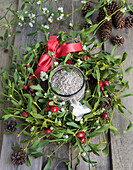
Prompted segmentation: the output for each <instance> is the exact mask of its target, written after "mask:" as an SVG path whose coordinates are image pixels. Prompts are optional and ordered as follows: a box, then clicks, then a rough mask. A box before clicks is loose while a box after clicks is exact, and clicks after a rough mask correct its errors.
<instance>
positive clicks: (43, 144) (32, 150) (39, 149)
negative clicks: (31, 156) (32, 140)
mask: <svg viewBox="0 0 133 170" xmlns="http://www.w3.org/2000/svg"><path fill="white" fill-rule="evenodd" d="M48 143H49V140H42V141H41V142H40V143H39V144H37V145H36V147H34V148H30V149H29V152H39V151H41V150H42V149H43V148H44V147H45V146H46V145H47V144H48Z"/></svg>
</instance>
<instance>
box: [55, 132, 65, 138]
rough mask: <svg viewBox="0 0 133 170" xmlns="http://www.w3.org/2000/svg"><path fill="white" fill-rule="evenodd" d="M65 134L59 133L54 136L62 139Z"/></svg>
mask: <svg viewBox="0 0 133 170" xmlns="http://www.w3.org/2000/svg"><path fill="white" fill-rule="evenodd" d="M63 134H64V133H57V134H53V136H55V137H57V138H62V136H63Z"/></svg>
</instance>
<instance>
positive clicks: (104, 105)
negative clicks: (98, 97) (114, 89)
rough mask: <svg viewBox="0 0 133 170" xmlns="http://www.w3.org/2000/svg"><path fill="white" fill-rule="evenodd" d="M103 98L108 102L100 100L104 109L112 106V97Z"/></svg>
mask: <svg viewBox="0 0 133 170" xmlns="http://www.w3.org/2000/svg"><path fill="white" fill-rule="evenodd" d="M104 99H106V100H107V101H108V102H109V103H107V102H106V101H101V102H100V104H101V107H102V108H105V109H109V108H110V107H111V106H112V99H111V98H110V97H104Z"/></svg>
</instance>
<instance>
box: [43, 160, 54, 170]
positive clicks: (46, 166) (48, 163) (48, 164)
mask: <svg viewBox="0 0 133 170" xmlns="http://www.w3.org/2000/svg"><path fill="white" fill-rule="evenodd" d="M51 167H52V160H51V159H50V158H49V159H48V162H47V164H46V165H45V167H44V168H43V170H50V169H51Z"/></svg>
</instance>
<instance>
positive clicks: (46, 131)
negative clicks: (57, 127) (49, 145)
mask: <svg viewBox="0 0 133 170" xmlns="http://www.w3.org/2000/svg"><path fill="white" fill-rule="evenodd" d="M51 132H52V130H51V129H46V130H45V131H44V133H45V134H49V133H51Z"/></svg>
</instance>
